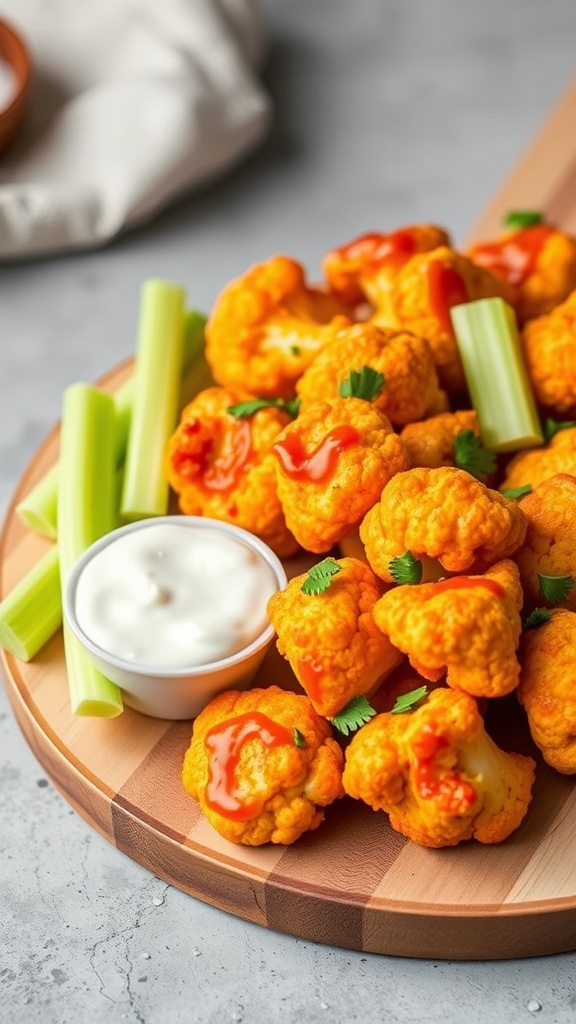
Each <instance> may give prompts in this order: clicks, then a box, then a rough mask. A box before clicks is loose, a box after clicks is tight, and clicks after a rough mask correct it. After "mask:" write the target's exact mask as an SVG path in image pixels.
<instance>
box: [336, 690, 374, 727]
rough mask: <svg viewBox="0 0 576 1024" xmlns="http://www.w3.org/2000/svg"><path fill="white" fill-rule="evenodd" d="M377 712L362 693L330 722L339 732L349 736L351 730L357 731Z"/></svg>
mask: <svg viewBox="0 0 576 1024" xmlns="http://www.w3.org/2000/svg"><path fill="white" fill-rule="evenodd" d="M375 714H376V709H375V708H373V707H372V705H371V704H370V703H369V702H368V701H367V700H366V697H364V696H363V695H362V694H360V696H358V697H353V698H352V700H351V701H349V702H348V704H346V706H345V707H343V708H342V710H341V711H339V712H338V714H337V715H335V716H334V718H331V719H330V722H331V723H332V725H333V726H334V728H335V729H337V730H338V732H341V733H342V735H343V736H347V735H348V733H350V732H356V729H359V728H360V726H361V725H365V724H366V722H369V721H370V719H371V718H373V717H374V715H375Z"/></svg>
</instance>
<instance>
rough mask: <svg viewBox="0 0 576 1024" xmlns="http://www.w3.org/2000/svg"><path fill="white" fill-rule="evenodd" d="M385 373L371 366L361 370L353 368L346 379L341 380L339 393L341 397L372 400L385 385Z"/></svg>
mask: <svg viewBox="0 0 576 1024" xmlns="http://www.w3.org/2000/svg"><path fill="white" fill-rule="evenodd" d="M384 382H385V378H384V374H383V373H378V370H374V369H373V367H371V366H363V367H362V369H361V370H351V371H350V373H349V375H348V376H347V378H346V380H343V381H341V383H340V388H339V394H340V397H341V398H363V399H364V401H365V402H371V401H372V400H373V399H374V398H376V395H378V394H379V393H380V391H381V390H382V388H383V387H384Z"/></svg>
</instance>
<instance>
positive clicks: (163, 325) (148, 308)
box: [120, 280, 184, 522]
mask: <svg viewBox="0 0 576 1024" xmlns="http://www.w3.org/2000/svg"><path fill="white" fill-rule="evenodd" d="M183 316H184V290H183V289H182V288H181V287H180V286H179V285H175V284H171V283H170V282H168V281H158V280H150V281H146V282H145V284H144V285H143V288H142V295H141V302H140V325H139V331H138V343H137V346H136V360H135V368H134V397H133V403H132V418H131V421H130V430H129V432H128V445H127V450H126V464H125V468H124V488H123V491H122V500H121V503H120V518H121V520H122V521H123V522H131V521H133V520H136V519H144V518H146V517H148V516H161V515H166V513H167V511H168V498H169V487H168V479H167V476H166V467H165V461H166V448H167V445H168V440H169V438H170V436H171V434H172V432H173V431H174V429H175V427H176V420H177V416H178V401H179V397H180V385H181V380H182V368H183V367H182V352H183Z"/></svg>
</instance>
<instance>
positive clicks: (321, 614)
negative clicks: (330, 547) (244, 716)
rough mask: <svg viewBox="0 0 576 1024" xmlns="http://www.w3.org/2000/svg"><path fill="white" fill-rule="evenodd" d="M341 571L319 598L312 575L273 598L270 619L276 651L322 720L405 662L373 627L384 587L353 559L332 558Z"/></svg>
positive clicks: (366, 568) (294, 583) (367, 568)
mask: <svg viewBox="0 0 576 1024" xmlns="http://www.w3.org/2000/svg"><path fill="white" fill-rule="evenodd" d="M332 563H333V565H337V566H338V569H339V571H338V572H337V573H336V574H335V575H334V576H332V579H331V583H330V586H329V587H328V588H327V589H326V590H324V591H323V592H322V593H319V594H307V593H304V592H303V591H302V584H303V583H304V582H305V580H306V578H307V575H306V574H304V575H302V576H297V577H295V578H294V579H292V580H290V582H289V584H288V586H287V587H286V589H285V590H282V591H279V592H278V593H276V594H274V595H273V596H272V598H271V599H270V601H269V603H268V615H269V616H270V621H271V622H272V625H273V626H274V629H275V630H276V633H277V634H278V639H277V644H276V645H277V647H278V650H279V651H280V654H282V655H283V656H284V657H285V658H286V659H287V660H288V661H289V662H290V665H291V667H292V670H293V672H294V675H295V676H296V678H297V679H298V682H299V683H300V685H301V686H302V688H303V689H304V690H305V691H306V693H307V694H308V697H309V698H310V700H311V702H312V705H313V706H314V708H315V710H316V711H317V712H318V714H319V715H324V716H325V717H326V718H332V717H333V716H334V715H336V714H337V713H338V712H339V711H340V710H341V709H342V708H343V707H344V705H345V704H347V703H348V702H349V701H350V700H352V698H353V697H356V696H358V695H359V694H365V693H369V692H370V691H371V690H373V689H374V688H375V687H376V686H377V685H378V682H379V680H381V679H382V678H383V677H384V676H385V675H386V674H387V673H388V672H391V671H392V669H393V668H394V667H395V666H396V665H397V664H398V663H399V662H400V661H401V660H402V654H401V653H400V652H399V651H398V650H396V648H394V647H393V646H392V644H391V643H390V641H389V640H388V637H386V636H384V635H383V633H381V632H380V630H379V629H378V627H377V626H376V625H375V623H374V617H373V614H372V610H373V608H374V604H375V602H376V601H377V600H378V598H379V597H380V595H381V593H382V584H381V583H380V580H378V578H377V577H376V576H375V575H374V573H373V572H372V570H371V569H370V568H369V567H368V566H367V565H366V564H365V563H364V562H361V561H359V560H357V559H354V558H341V559H333V560H332Z"/></svg>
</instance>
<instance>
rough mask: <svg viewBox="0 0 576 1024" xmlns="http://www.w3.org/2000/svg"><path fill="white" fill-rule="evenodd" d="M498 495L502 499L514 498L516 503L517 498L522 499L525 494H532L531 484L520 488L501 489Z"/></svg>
mask: <svg viewBox="0 0 576 1024" xmlns="http://www.w3.org/2000/svg"><path fill="white" fill-rule="evenodd" d="M500 494H501V495H502V496H503V497H504V498H514V499H515V500H516V501H518V499H519V498H524V497H525V496H526V495H527V494H532V484H523V486H522V487H503V488H502V490H501V491H500Z"/></svg>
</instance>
